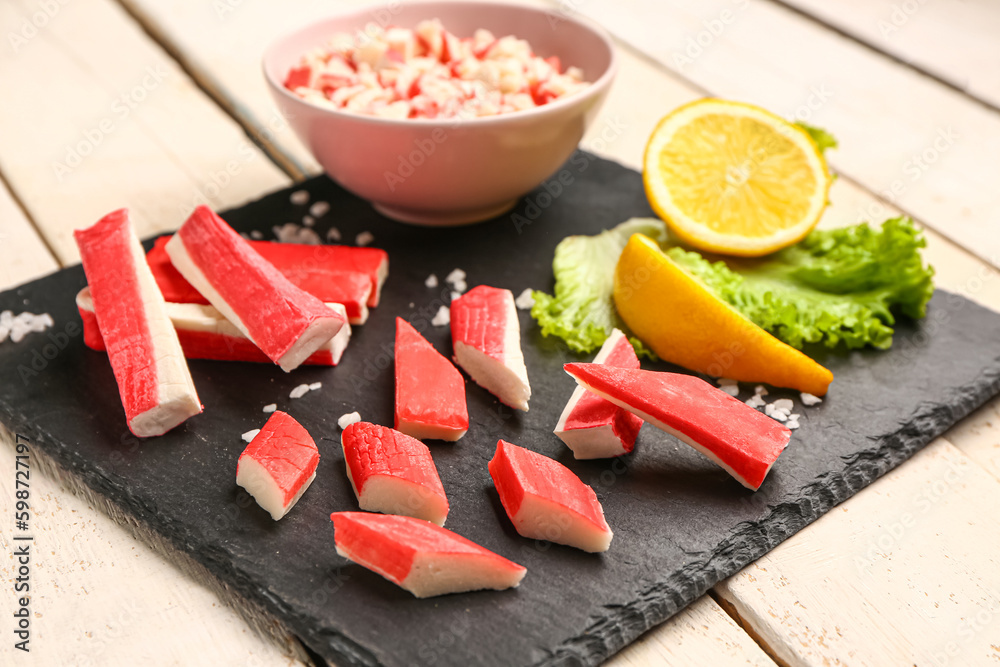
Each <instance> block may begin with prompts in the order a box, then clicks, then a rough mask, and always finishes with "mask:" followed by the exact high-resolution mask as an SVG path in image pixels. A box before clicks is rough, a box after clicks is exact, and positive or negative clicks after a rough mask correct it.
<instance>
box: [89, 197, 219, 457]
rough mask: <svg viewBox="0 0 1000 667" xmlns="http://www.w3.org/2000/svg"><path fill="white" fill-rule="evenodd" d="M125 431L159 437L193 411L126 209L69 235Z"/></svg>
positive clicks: (193, 399) (192, 395) (183, 367)
mask: <svg viewBox="0 0 1000 667" xmlns="http://www.w3.org/2000/svg"><path fill="white" fill-rule="evenodd" d="M73 236H74V238H75V239H76V243H77V245H78V246H79V248H80V258H81V260H82V261H83V271H84V273H86V275H87V283H88V284H89V285H90V290H91V294H92V295H93V311H94V318H95V320H96V323H97V324H98V326H99V330H100V333H101V336H102V337H103V340H104V343H105V344H106V345H107V351H108V359H109V360H110V362H111V368H112V370H113V371H114V374H115V380H116V381H117V382H118V391H119V393H120V394H121V399H122V406H123V407H124V408H125V417H126V419H127V420H128V427H129V429H130V430H131V431H132V433H134V434H135V435H137V436H139V437H141V438H145V437H150V436H155V435H162V434H164V433H166V432H167V431H169V430H170V429H172V428H174V427H175V426H177V425H178V424H180V423H182V422H184V421H185V420H186V419H187V418H188V417H191V416H193V415H196V414H198V413H200V412H201V402H200V401H199V400H198V393H197V392H196V391H195V387H194V382H193V381H192V380H191V372H190V371H189V370H188V366H187V361H185V359H184V353H183V352H182V351H181V346H180V342H179V341H178V340H177V334H176V333H175V332H174V328H173V327H172V326H171V325H170V318H169V316H168V315H167V312H166V304H165V303H164V301H163V295H162V294H160V290H159V289H157V287H156V281H155V280H153V274H152V273H151V272H150V270H149V266H148V265H147V264H146V259H145V257H144V255H143V252H142V246H141V245H140V244H139V239H138V238H137V237H136V235H135V231H134V230H133V229H132V224H131V222H130V220H129V216H128V211H127V210H126V209H120V210H118V211H115V212H113V213H109V214H108V215H106V216H105V217H103V218H101V219H100V220H99V221H98V222H97V223H96V224H94V225H93V226H92V227H88V228H87V229H80V230H77V231H75V232H73Z"/></svg>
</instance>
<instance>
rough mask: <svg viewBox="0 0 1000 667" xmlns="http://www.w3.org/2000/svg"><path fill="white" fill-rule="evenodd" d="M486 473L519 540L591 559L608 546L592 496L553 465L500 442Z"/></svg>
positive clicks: (566, 471)
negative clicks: (589, 555) (568, 548)
mask: <svg viewBox="0 0 1000 667" xmlns="http://www.w3.org/2000/svg"><path fill="white" fill-rule="evenodd" d="M489 470H490V477H492V478H493V484H495V485H496V488H497V493H498V494H499V495H500V502H501V503H502V504H503V508H504V509H505V510H506V511H507V516H508V517H510V520H511V523H513V524H514V528H516V529H517V532H518V533H519V534H520V535H521V536H523V537H528V538H531V539H536V540H548V541H549V542H556V543H558V544H565V545H568V546H571V547H576V548H577V549H583V550H584V551H589V552H591V553H597V552H600V551H607V550H608V547H610V546H611V538H612V536H613V533H612V532H611V528H609V527H608V522H607V521H605V520H604V509H603V508H602V507H601V503H600V502H598V500H597V494H595V493H594V490H593V489H592V488H590V487H589V486H587V485H586V484H584V483H583V482H582V481H580V478H579V477H577V476H576V475H575V474H574V473H573V471H572V470H570V469H569V468H567V467H566V466H564V465H562V464H561V463H559V462H558V461H554V460H552V459H550V458H549V457H547V456H543V455H542V454H539V453H537V452H533V451H530V450H528V449H525V448H523V447H518V446H517V445H512V444H511V443H509V442H506V441H504V440H500V441H499V442H497V451H496V454H494V455H493V459H492V460H491V461H490V464H489Z"/></svg>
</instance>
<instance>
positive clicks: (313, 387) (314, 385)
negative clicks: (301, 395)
mask: <svg viewBox="0 0 1000 667" xmlns="http://www.w3.org/2000/svg"><path fill="white" fill-rule="evenodd" d="M322 387H323V383H322V382H313V383H312V384H310V385H309V391H316V390H317V389H320V388H322Z"/></svg>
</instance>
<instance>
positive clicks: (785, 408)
mask: <svg viewBox="0 0 1000 667" xmlns="http://www.w3.org/2000/svg"><path fill="white" fill-rule="evenodd" d="M772 405H774V409H775V410H781V411H782V412H784V413H785V414H788V413H790V412H791V411H792V408H794V407H795V404H794V403H792V399H790V398H779V399H778V400H776V401H775V402H774V403H772Z"/></svg>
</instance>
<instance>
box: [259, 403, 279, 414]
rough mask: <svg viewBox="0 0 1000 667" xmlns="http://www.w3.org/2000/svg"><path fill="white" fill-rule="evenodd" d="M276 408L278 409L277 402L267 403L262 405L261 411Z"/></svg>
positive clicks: (272, 410) (269, 410)
mask: <svg viewBox="0 0 1000 667" xmlns="http://www.w3.org/2000/svg"><path fill="white" fill-rule="evenodd" d="M277 409H278V404H277V403H268V404H267V405H265V406H264V410H263V411H264V412H274V411H275V410H277Z"/></svg>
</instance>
